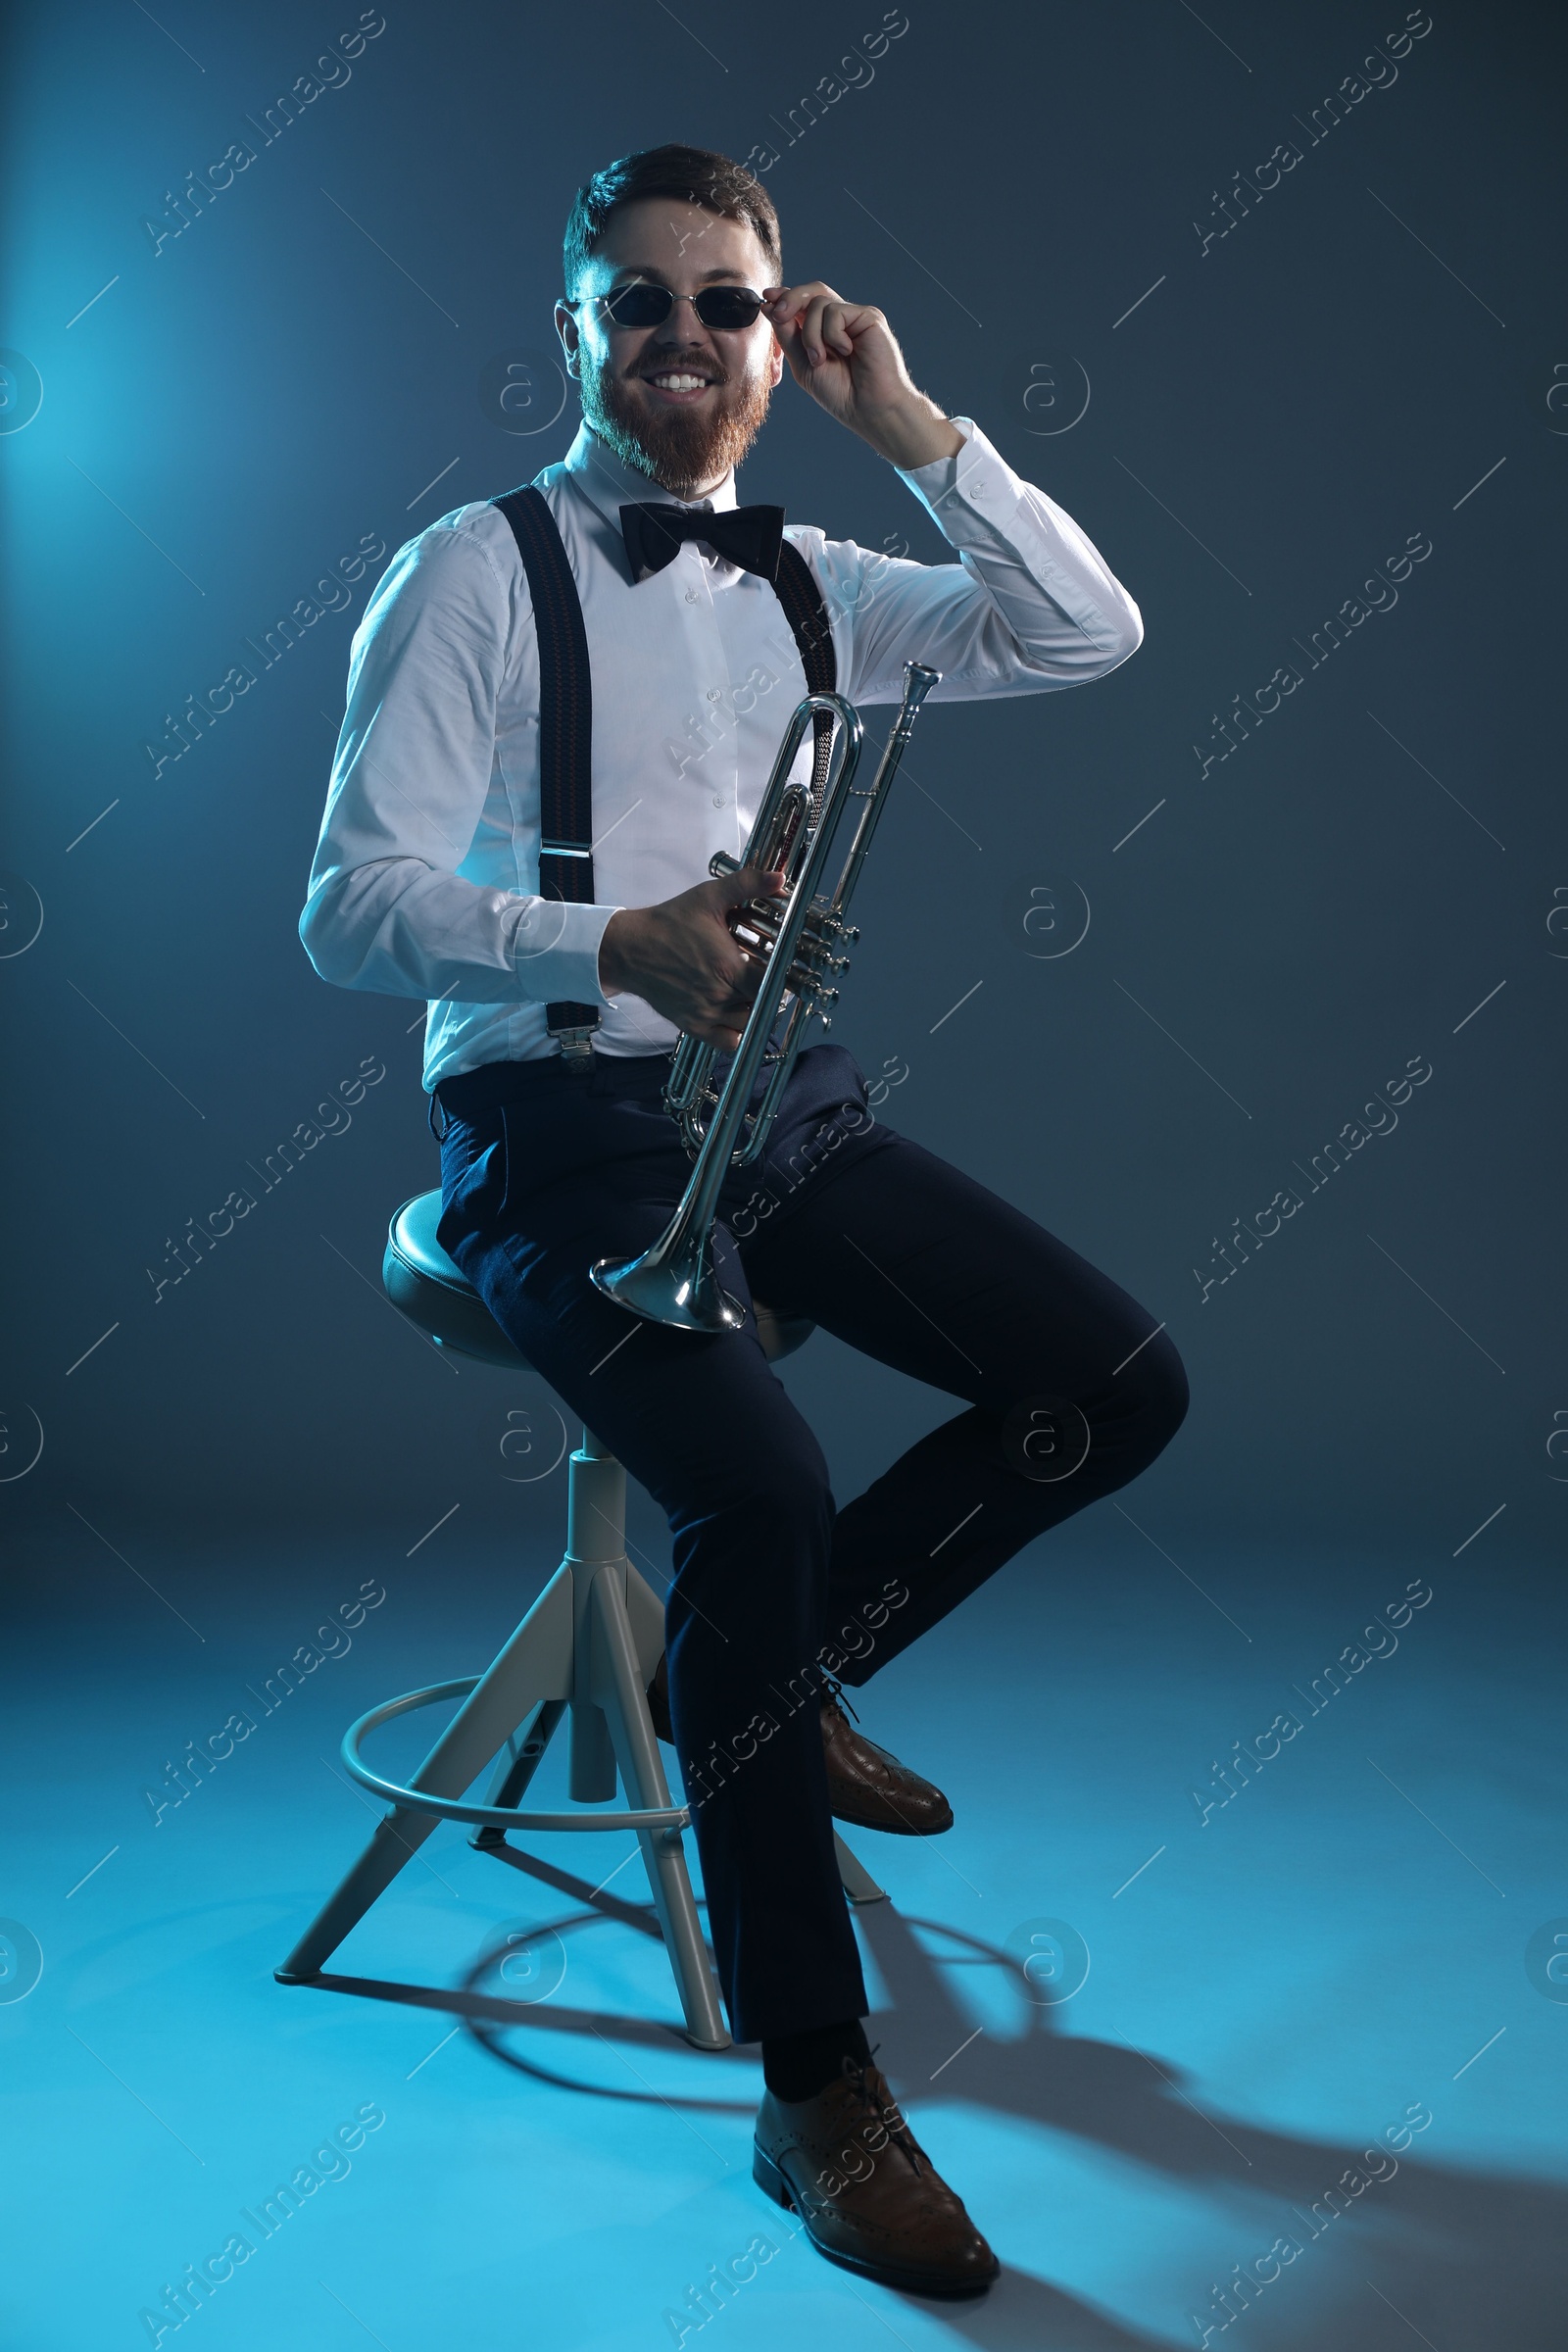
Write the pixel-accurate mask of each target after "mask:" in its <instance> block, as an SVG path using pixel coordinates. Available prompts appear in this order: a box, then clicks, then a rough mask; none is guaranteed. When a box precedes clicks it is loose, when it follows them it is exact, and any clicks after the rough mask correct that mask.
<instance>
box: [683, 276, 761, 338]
mask: <svg viewBox="0 0 1568 2352" xmlns="http://www.w3.org/2000/svg"><path fill="white" fill-rule="evenodd" d="M761 307H762V297H761V296H760V294H754V293H753V292H752V290H751V288H750V286H705V287H704V288H703V291H702V292H701V294H699V295H698V297H697V304H696V309H697V316H698V318H699V319H701V320H702V322H703V324H704V325H705V326H716V327H731V328H733V327H743V326H750V325H751V324H752V322H753V320H754V319H756V317H757V314H758V312H759V311H760V309H761Z"/></svg>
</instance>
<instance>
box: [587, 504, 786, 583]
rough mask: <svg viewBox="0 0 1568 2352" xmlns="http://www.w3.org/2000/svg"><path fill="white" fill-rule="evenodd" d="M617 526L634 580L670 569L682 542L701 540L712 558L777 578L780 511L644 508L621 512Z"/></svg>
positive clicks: (781, 510)
mask: <svg viewBox="0 0 1568 2352" xmlns="http://www.w3.org/2000/svg"><path fill="white" fill-rule="evenodd" d="M620 527H621V530H622V531H623V532H624V533H625V538H626V554H627V556H628V557H629V558H630V561H631V576H632V578H633V579H634V580H642V579H646V578H647V576H648V574H649V573H650V572H654V571H662V570H663V568H664V566H665V564H673V562H674V561H675V557H676V554H677V552H678V550H679V548H680V546H681V543H682V541H683V540H687V539H705V540H706V541H707V542H708V544H709V546H710V547H711V549H712V550H713V552H714V554H715V555H720V556H723V557H724V558H726V560H727V561H728V562H729V563H731V564H739V565H740V567H741V569H742V570H743V571H755V572H759V573H760V575H761V577H762V578H763V579H764V580H776V579H777V577H778V551H779V546H780V543H781V542H782V540H783V537H784V510H783V508H782V507H731V508H729V509H728V511H727V512H726V513H724V514H721V515H710V514H704V513H697V514H693V513H691V512H689V511H688V510H687V509H686V508H685V507H666V506H660V505H657V504H651V503H645V504H642V505H638V506H631V507H622V508H621V510H620Z"/></svg>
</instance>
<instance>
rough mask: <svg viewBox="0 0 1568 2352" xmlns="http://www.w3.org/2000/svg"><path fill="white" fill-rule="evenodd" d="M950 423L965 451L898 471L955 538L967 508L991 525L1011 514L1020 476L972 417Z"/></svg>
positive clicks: (945, 531) (943, 529)
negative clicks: (957, 431)
mask: <svg viewBox="0 0 1568 2352" xmlns="http://www.w3.org/2000/svg"><path fill="white" fill-rule="evenodd" d="M948 422H949V423H950V424H956V426H957V428H958V430H959V432H960V433H961V434H962V435H963V439H964V447H963V448H962V449H958V450H955V451H954V453H953V455H952V457H951V458H933V459H932V461H931V463H930V465H929V466H907V467H906V466H897V467H895V469H894V470H895V471H896V472H897V473H898V474H899V475H900V477H901V478H902V479H903V480H904V481H906V482H907V483H908V485H909V488H910V489H911V490H912V491H913V492H914V495H915V497H916V498H917V499H918V500H919V501H920V504H921V505H922V506H923V507H924V508H925V510H926V513H927V514H928V515H930V517H931V519H932V521H933V522H934V523H935V524H936V526H937V529H938V530H939V531H941V533H942V534H943V536H944V538H946V539H948V540H949V541H950V542H951V541H952V540H953V536H954V534H953V525H954V523H955V521H956V520H958V518H959V516H960V515H962V514H964V513H965V512H967V513H968V514H970V515H975V516H976V517H977V518H978V519H979V520H980V521H981V522H982V523H993V524H997V523H1000V522H1002V520H1003V519H1004V517H1005V516H1007V515H1011V514H1012V513H1013V511H1014V509H1015V508H1016V506H1017V504H1018V477H1017V475H1016V474H1015V473H1014V472H1013V470H1012V467H1011V466H1009V465H1008V464H1007V461H1006V459H1005V458H1004V457H1003V456H1002V454H1001V452H1000V451H999V450H997V449H995V448H993V446H992V444H991V443H990V442H989V441H988V440H987V439H986V437H985V435H984V433H983V432H981V430H980V428H979V426H978V425H977V424H976V423H975V420H974V418H973V417H949V419H948Z"/></svg>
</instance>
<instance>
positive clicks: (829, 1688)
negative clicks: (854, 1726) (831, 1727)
mask: <svg viewBox="0 0 1568 2352" xmlns="http://www.w3.org/2000/svg"><path fill="white" fill-rule="evenodd" d="M822 1688H823V1689H824V1691H826V1692H827V1695H828V1700H829V1703H830V1704H831V1705H833V1706H835V1707H840V1708H842V1709H843V1711H844V1713H845V1714H846V1715H848V1716H849V1717H850V1719H851V1720H852V1722H855V1723H858V1722H859V1720H860V1718H859V1717H858V1715H857V1714H856V1712H855V1709H854V1707H853V1706H851V1704H850V1702H849V1700H848V1699H847V1698H846V1697H845V1695H844V1685H843V1684H842V1683H841V1682H840V1681H839V1679H838V1677H837V1675H833V1674H824V1675H823V1677H822Z"/></svg>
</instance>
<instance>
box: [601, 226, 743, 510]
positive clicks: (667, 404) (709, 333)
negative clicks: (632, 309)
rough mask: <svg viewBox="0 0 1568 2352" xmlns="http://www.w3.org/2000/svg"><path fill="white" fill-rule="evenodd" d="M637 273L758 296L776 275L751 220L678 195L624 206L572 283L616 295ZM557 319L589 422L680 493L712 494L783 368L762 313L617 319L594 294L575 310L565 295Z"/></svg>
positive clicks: (672, 283)
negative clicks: (719, 324)
mask: <svg viewBox="0 0 1568 2352" xmlns="http://www.w3.org/2000/svg"><path fill="white" fill-rule="evenodd" d="M639 278H640V279H644V280H646V281H648V282H650V283H652V284H654V285H658V286H667V287H668V289H669V291H670V292H671V293H672V294H675V295H677V296H687V297H689V296H691V295H694V294H699V293H701V292H702V289H703V288H704V286H720V285H722V286H750V287H752V288H753V289H754V291H756V292H758V293H761V292H762V291H764V289H765V288H766V287H767V285H768V284H769V283H771V282H774V275H773V271H772V270H770V269H769V266H768V263H767V259H766V256H765V255H764V253H763V251H762V248H761V246H760V243H759V242H758V239H757V235H756V232H755V231H754V230H753V229H752V228H751V227H750V226H749V225H748V224H747V223H746V222H745V221H725V220H723V219H721V218H720V217H719V215H718V214H716V213H711V212H708V211H707V210H705V208H704V207H702V206H701V205H695V204H688V203H685V202H684V201H683V200H682V199H680V198H679V197H674V196H644V197H640V198H639V199H638V201H637V202H636V203H635V204H628V205H625V206H624V207H623V208H622V209H621V210H620V211H619V212H617V213H616V214H615V215H614V216H613V219H612V221H611V222H610V226H609V228H608V229H607V231H606V233H605V238H604V242H603V244H602V246H601V248H600V250H599V252H598V253H596V254H594V255H593V256H592V257H591V259H590V260H589V262H588V265H587V268H586V269H585V270H584V272H583V275H582V279H581V282H580V283H579V284H578V285H577V286H576V287H575V288H574V289H573V290H574V292H575V293H576V294H577V295H578V296H579V297H584V298H586V297H590V296H593V295H597V294H609V293H612V292H613V290H614V289H615V288H616V287H617V286H623V285H627V284H629V283H631V282H632V281H633V280H635V279H639ZM556 325H557V327H558V329H559V331H560V334H561V339H562V341H563V343H564V345H565V348H566V352H567V356H568V360H572V359H574V361H575V372H576V374H577V377H578V381H579V383H580V385H581V387H582V413H583V417H584V419H585V421H586V422H587V423H588V424H589V425H590V426H591V427H592V429H593V430H594V431H595V432H596V433H598V434H599V435H600V436H601V437H602V438H603V439H604V440H605V441H607V442H608V443H609V444H610V446H611V448H612V449H613V450H614V451H615V453H616V455H617V456H618V457H620V458H621V459H622V460H623V461H624V462H625V463H626V464H627V465H629V466H636V467H637V468H638V469H639V470H640V471H642V472H644V473H648V474H651V475H652V476H653V478H654V479H655V480H656V481H657V482H659V483H660V484H661V485H662V487H663V488H664V489H666V490H668V491H670V492H671V493H672V494H673V495H674V496H675V497H676V498H684V499H695V498H701V497H704V496H706V495H707V493H708V492H709V491H710V490H711V488H712V487H713V486H714V484H715V483H717V482H720V481H722V480H723V478H724V476H725V474H726V473H728V471H729V470H730V468H731V466H738V465H739V464H740V462H741V460H742V459H743V458H744V457H745V455H746V453H747V451H748V450H749V449H750V448H751V446H752V443H753V442H754V441H755V440H756V438H757V435H758V433H759V431H760V428H761V424H762V420H763V418H764V417H766V415H767V404H768V400H769V397H770V395H771V393H772V391H773V387H774V386H775V385H776V384H777V383H778V381H779V378H780V376H781V375H782V373H783V368H784V354H783V352H782V350H781V349H780V346H779V343H778V340H777V338H776V337H775V335H774V333H773V330H772V328H771V326H769V324H768V322H767V320H766V319H765V318H764V317H761V316H759V317H758V319H756V320H755V321H754V323H753V324H752V325H751V326H749V327H745V328H742V329H740V330H738V331H737V330H732V329H727V328H714V327H707V326H705V325H704V324H703V322H702V320H701V319H699V318H698V316H697V314H696V312H695V311H694V310H693V309H692V307H691V303H690V301H689V300H683V301H677V302H676V303H675V306H674V308H673V309H672V310H671V312H670V314H669V317H668V318H667V319H665V320H664V322H663V324H662V326H618V325H616V323H615V321H614V320H613V319H611V318H610V317H609V316H608V315H607V313H606V312H605V310H604V309H603V307H602V306H601V305H600V304H599V303H596V302H594V301H591V300H587V299H584V300H582V301H581V302H580V303H579V307H578V308H577V309H576V310H570V309H568V308H567V306H566V305H565V304H564V303H558V304H557V305H556ZM693 377H696V378H697V379H699V380H698V381H697V382H695V383H693V382H692V381H691V380H690V379H691V378H693Z"/></svg>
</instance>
